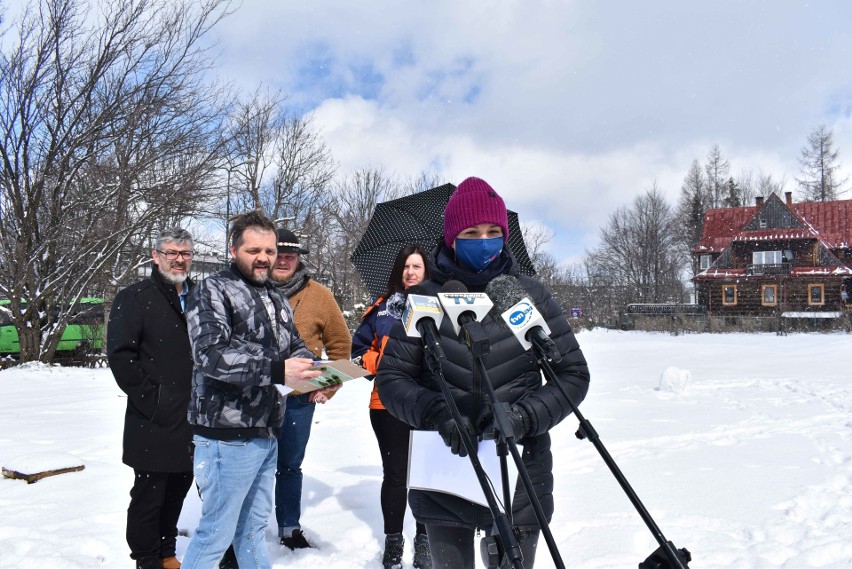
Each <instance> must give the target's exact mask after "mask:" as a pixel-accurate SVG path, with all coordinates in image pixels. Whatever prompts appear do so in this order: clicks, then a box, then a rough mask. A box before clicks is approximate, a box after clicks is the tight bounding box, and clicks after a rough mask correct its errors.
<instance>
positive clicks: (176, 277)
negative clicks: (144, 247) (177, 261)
mask: <svg viewBox="0 0 852 569" xmlns="http://www.w3.org/2000/svg"><path fill="white" fill-rule="evenodd" d="M184 270H185V271H186V272H185V273H183V274H181V273H175V272H172V271H171V267H168V268H166V267H163V266H162V265H157V272H159V273H160V276H161V277H163V280H164V281H166V282H167V283H169V284H173V285H179V284H182V283H183V282H184V281H186V276H187V274H188V273H189V267H185V269H184Z"/></svg>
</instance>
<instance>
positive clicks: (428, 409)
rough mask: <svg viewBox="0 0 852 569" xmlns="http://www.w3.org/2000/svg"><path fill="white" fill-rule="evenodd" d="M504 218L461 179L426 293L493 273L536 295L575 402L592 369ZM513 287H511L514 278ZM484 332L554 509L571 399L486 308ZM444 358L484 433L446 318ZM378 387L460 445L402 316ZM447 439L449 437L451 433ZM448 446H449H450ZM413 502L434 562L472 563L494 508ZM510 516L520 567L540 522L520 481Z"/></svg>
mask: <svg viewBox="0 0 852 569" xmlns="http://www.w3.org/2000/svg"><path fill="white" fill-rule="evenodd" d="M508 232H509V231H508V218H507V213H506V206H505V205H504V203H503V200H502V198H500V196H499V195H497V193H496V192H495V191H494V190H493V189H492V188H491V186H489V185H488V183H486V182H485V181H484V180H481V179H479V178H468V179H466V180H465V181H463V182H462V183H461V184H459V186H458V188H457V189H456V191H455V193H454V194H453V195H452V196H451V197H450V201H449V202H448V203H447V207H446V210H445V212H444V243H442V244H441V245H439V246H438V248H437V249H436V251H435V255H434V258H435V263H434V266H431V267H430V269H429V274H430V280H429V281H426V282H425V283H423V285H422V286H423V287H424V288H425V289H426V290H427V291H428V293H429V294H435V293H437V292H438V291H439V290H440V288H441V286H442V285H443V284H444V283H445V282H447V281H449V280H457V281H461V282H462V283H463V284H464V285H465V286H466V287H467V288H468V290H470V291H474V292H483V291H487V289H488V285H489V283H491V282H493V281H494V280H495V279H498V278H500V279H503V280H505V279H507V278H509V279H517V280H516V282H515V285H518V286H520V287H521V288H522V289H523V290H524V292H525V296H527V297H529V299H530V300H532V301H533V303H534V304H535V306H536V308H537V309H538V310H539V312H541V314H542V316H543V317H544V319H545V320H546V321H547V325H548V327H549V328H550V337H551V338H552V339H553V341H554V342H555V344H556V347H557V348H558V349H559V352H560V353H561V354H562V359H561V361H560V362H559V363H556V364H553V366H552V367H553V369H554V371H555V372H556V375H557V379H556V381H558V382H560V384H561V386H562V388H563V390H564V391H565V393H567V394H568V396H569V397H570V398H571V400H572V401H573V402H574V404H575V405H578V404H579V403H580V402H581V401H582V400H583V398H584V397H585V395H586V392H587V391H588V388H589V370H588V367H587V365H586V360H585V358H584V357H583V354H582V352H581V351H580V347H579V345H578V344H577V340H576V339H575V338H574V334H573V332H572V331H571V327H570V325H569V324H568V321H567V319H566V318H565V316H564V314H563V313H562V309H561V308H560V306H559V305H558V304H557V303H556V301H555V300H554V299H553V298H552V297H551V295H550V293H549V292H548V291H547V289H545V287H544V286H542V285H541V284H540V283H538V281H536V280H534V279H532V278H529V277H526V276H523V275H520V274H519V273H518V270H517V267H516V265H515V261H514V259H513V258H512V256H511V255H510V254H509V252H508V248H507V247H505V245H506V240H507V238H508ZM516 288H517V287H516ZM481 325H482V328H483V330H484V331H485V333H486V334H487V335H488V339H489V345H490V352H489V353H488V354H487V355H485V356H484V357H483V361H484V364H485V368H486V370H487V374H488V378H489V379H490V381H491V383H492V384H493V387H494V390H495V392H496V394H497V398H498V399H499V400H500V401H502V402H506V403H509V404H510V413H509V416H510V419H511V422H512V424H513V430H514V431H515V432H516V433H517V436H516V440H517V441H518V442H519V443H520V444H522V445H523V455H522V457H523V461H524V464H525V465H526V469H527V471H528V472H529V475H530V478H531V480H532V482H533V486H534V488H535V489H536V495H537V496H538V499H539V501H540V502H541V505H542V507H543V509H544V511H545V513H546V515H547V517H548V519H550V517H551V516H552V514H553V473H552V465H553V459H552V455H551V452H550V435H549V434H548V431H549V430H550V429H551V428H553V427H554V426H555V425H557V424H558V423H559V422H560V421H562V419H564V418H565V417H567V416H568V415H569V414H570V413H571V407H570V405H569V403H568V401H566V399H565V396H564V395H563V393H562V391H560V390H559V388H558V387H557V386H556V385H552V384H550V383H544V382H543V381H542V375H541V372H540V370H539V368H538V366H537V364H536V361H535V356H534V354H533V353H532V351H527V350H525V349H524V348H523V347H522V346H521V344H520V343H519V342H518V340H517V339H516V338H515V337H514V336H513V334H512V332H511V331H510V330H509V329H508V327H507V326H506V325H505V324H504V323H503V321H502V319H501V317H500V314H499V312H498V311H496V310H494V309H492V311H491V312H489V314H488V315H486V316H485V317H484V318H483V319H482V320H481ZM439 332H440V335H441V346H442V348H443V350H444V352H445V354H446V359H444V360H442V361H441V364H442V372H443V375H444V377H445V379H446V381H447V383H448V385H449V389H450V392H451V393H452V396H453V398H454V400H455V402H456V404H457V405H458V407H459V410H460V411H461V414H462V415H463V416H464V417H465V418H466V419H467V421H469V423H467V424H466V428H467V430H468V431H470V432H471V433H472V434H474V435H480V434H481V432H482V430H483V428H484V427H485V426H486V425H487V424H488V423H489V422H490V421H489V419H490V411H489V409H490V403H489V401H488V397H487V393H486V391H485V388H484V387H483V385H482V381H483V378H481V377H479V374H478V371H477V370H476V369H475V366H474V363H473V357H472V356H471V353H470V350H469V348H468V347H467V345H465V344H464V343H462V342H460V341H459V340H458V338H457V336H456V334H455V333H454V332H453V329H452V325H451V323H450V322H449V319H448V318H445V319H444V322H442V324H441V327H440V331H439ZM377 381H378V389H379V395H380V397H381V399H382V401H383V402H384V404H385V407H386V408H387V409H388V411H390V413H391V414H393V415H394V416H396V417H398V418H399V419H401V420H403V421H405V422H407V423H409V424H410V425H412V426H413V427H414V428H415V429H419V430H438V431H439V432H440V433H441V436H442V437H443V438H444V441H445V442H446V443H447V446H450V445H451V443H452V442H454V443H455V444H454V445H453V446H455V447H458V432H457V428H456V426H455V423H454V422H453V421H452V417H451V415H450V412H449V409H448V407H447V404H446V402H445V401H444V397H443V395H442V394H441V389H440V384H439V383H438V381H439V378H438V377H434V376H433V375H432V373H431V372H430V370H429V366H428V365H427V364H426V361H425V356H424V351H423V349H422V344H421V340H420V339H419V338H409V337H407V336H406V335H405V331H404V329H403V327H402V325H400V324H398V325H396V326H395V327H394V329H393V331H392V333H391V337H390V340H389V341H388V343H387V345H386V347H385V352H384V357H383V358H382V361H381V364H380V366H379V370H378V374H377ZM453 439H455V440H454V441H453ZM447 452H450V450H449V449H447ZM409 505H410V506H411V511H412V512H413V514H414V517H415V519H416V520H417V521H418V522H420V523H423V524H424V525H425V526H426V531H427V534H428V536H429V544H430V549H431V550H432V560H433V564H434V567H435V568H451V569H462V568H468V567H469V568H473V567H474V564H475V558H474V543H473V541H474V539H473V538H474V532H475V531H476V530H477V529H482V530H485V531H486V532H489V533H494V530H493V528H492V524H493V520H492V518H491V513H490V512H489V510H488V509H487V508H485V507H484V506H481V505H478V504H475V503H473V502H470V501H468V500H465V499H463V498H460V497H457V496H454V495H450V494H446V493H442V492H435V491H424V490H411V491H410V492H409ZM512 521H513V523H514V525H515V526H516V527H518V528H519V529H520V530H521V531H520V535H521V540H520V541H521V550H522V553H523V556H524V566H525V567H527V569H530V568H531V567H532V566H533V561H534V559H535V550H536V546H537V542H538V537H539V525H538V523H537V521H536V517H535V513H534V511H533V509H532V506H531V505H530V502H529V498H528V496H527V494H526V491H525V490H524V488H523V486H522V485H521V484H518V487H517V489H516V492H515V496H514V499H513V501H512Z"/></svg>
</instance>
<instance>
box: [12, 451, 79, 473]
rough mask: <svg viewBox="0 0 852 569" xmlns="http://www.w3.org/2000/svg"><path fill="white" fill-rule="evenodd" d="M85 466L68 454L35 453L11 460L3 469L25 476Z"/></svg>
mask: <svg viewBox="0 0 852 569" xmlns="http://www.w3.org/2000/svg"><path fill="white" fill-rule="evenodd" d="M80 466H83V461H81V460H80V459H79V458H78V457H76V456H74V455H73V454H69V453H67V452H53V451H46V452H34V453H31V454H25V455H22V456H18V457H14V458H10V459H8V460H6V461H5V463H4V464H3V468H5V469H6V470H12V471H15V472H20V473H23V474H32V473H35V472H46V471H48V470H62V469H65V468H77V467H80Z"/></svg>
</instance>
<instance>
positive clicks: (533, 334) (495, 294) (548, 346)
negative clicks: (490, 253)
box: [485, 275, 562, 363]
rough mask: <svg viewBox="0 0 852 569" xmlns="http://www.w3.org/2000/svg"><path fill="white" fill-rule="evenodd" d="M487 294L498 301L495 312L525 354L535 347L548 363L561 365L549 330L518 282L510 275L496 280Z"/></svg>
mask: <svg viewBox="0 0 852 569" xmlns="http://www.w3.org/2000/svg"><path fill="white" fill-rule="evenodd" d="M485 291H486V293H487V294H488V296H489V297H490V298H494V299H495V300H496V303H495V305H494V308H495V309H496V310H497V311H498V312H499V313H500V316H501V317H502V318H503V321H504V322H506V325H507V326H508V328H509V330H510V331H511V332H512V334H513V335H514V336H515V338H516V339H517V340H518V342H520V343H521V346H523V348H524V349H525V350H529V349H530V348H531V347H532V346H533V345H535V346H536V348H538V349H539V350H540V352H541V353H542V354H543V355H544V356H545V357H546V358H547V360H549V361H553V362H555V363H558V362H559V361H560V360H561V359H562V354H561V353H560V352H559V348H557V347H556V344H555V343H554V342H553V340H552V339H551V338H550V327H549V326H548V325H547V322H546V321H545V320H544V317H543V316H542V315H541V312H539V311H538V309H537V308H536V307H535V304H533V301H532V300H530V298H529V297H528V296H527V291H526V290H525V289H524V287H522V286H521V284H520V283H519V282H518V279H516V278H514V277H511V276H509V275H500V276H498V277H494V278H493V279H492V280H491V282H489V283H488V286H486V287H485Z"/></svg>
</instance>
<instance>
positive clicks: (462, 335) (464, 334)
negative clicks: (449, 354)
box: [438, 280, 494, 356]
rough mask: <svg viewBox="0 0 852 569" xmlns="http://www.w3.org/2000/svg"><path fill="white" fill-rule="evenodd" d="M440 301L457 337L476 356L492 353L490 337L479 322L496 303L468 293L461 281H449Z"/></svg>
mask: <svg viewBox="0 0 852 569" xmlns="http://www.w3.org/2000/svg"><path fill="white" fill-rule="evenodd" d="M438 299H440V301H441V304H442V305H443V307H444V311H445V312H446V313H447V316H449V317H450V321H451V322H452V324H453V330H455V332H456V336H458V338H459V339H460V340H462V341H463V342H465V343H466V344H467V345H468V347H469V348H470V350H471V352H472V353H473V355H474V356H484V355H485V354H487V353H489V352H490V351H491V347H490V345H489V343H488V335H487V334H486V333H485V330H483V329H482V326H481V325H480V324H479V321H480V320H481V319H482V318H484V317H485V315H486V314H488V311H489V310H491V307H492V306H494V303H493V302H491V299H490V298H488V295H487V294H485V293H481V292H468V291H467V287H466V286H464V284H463V283H461V282H459V281H455V280H453V281H447V282H446V283H444V286H442V287H441V292H439V293H438Z"/></svg>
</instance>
